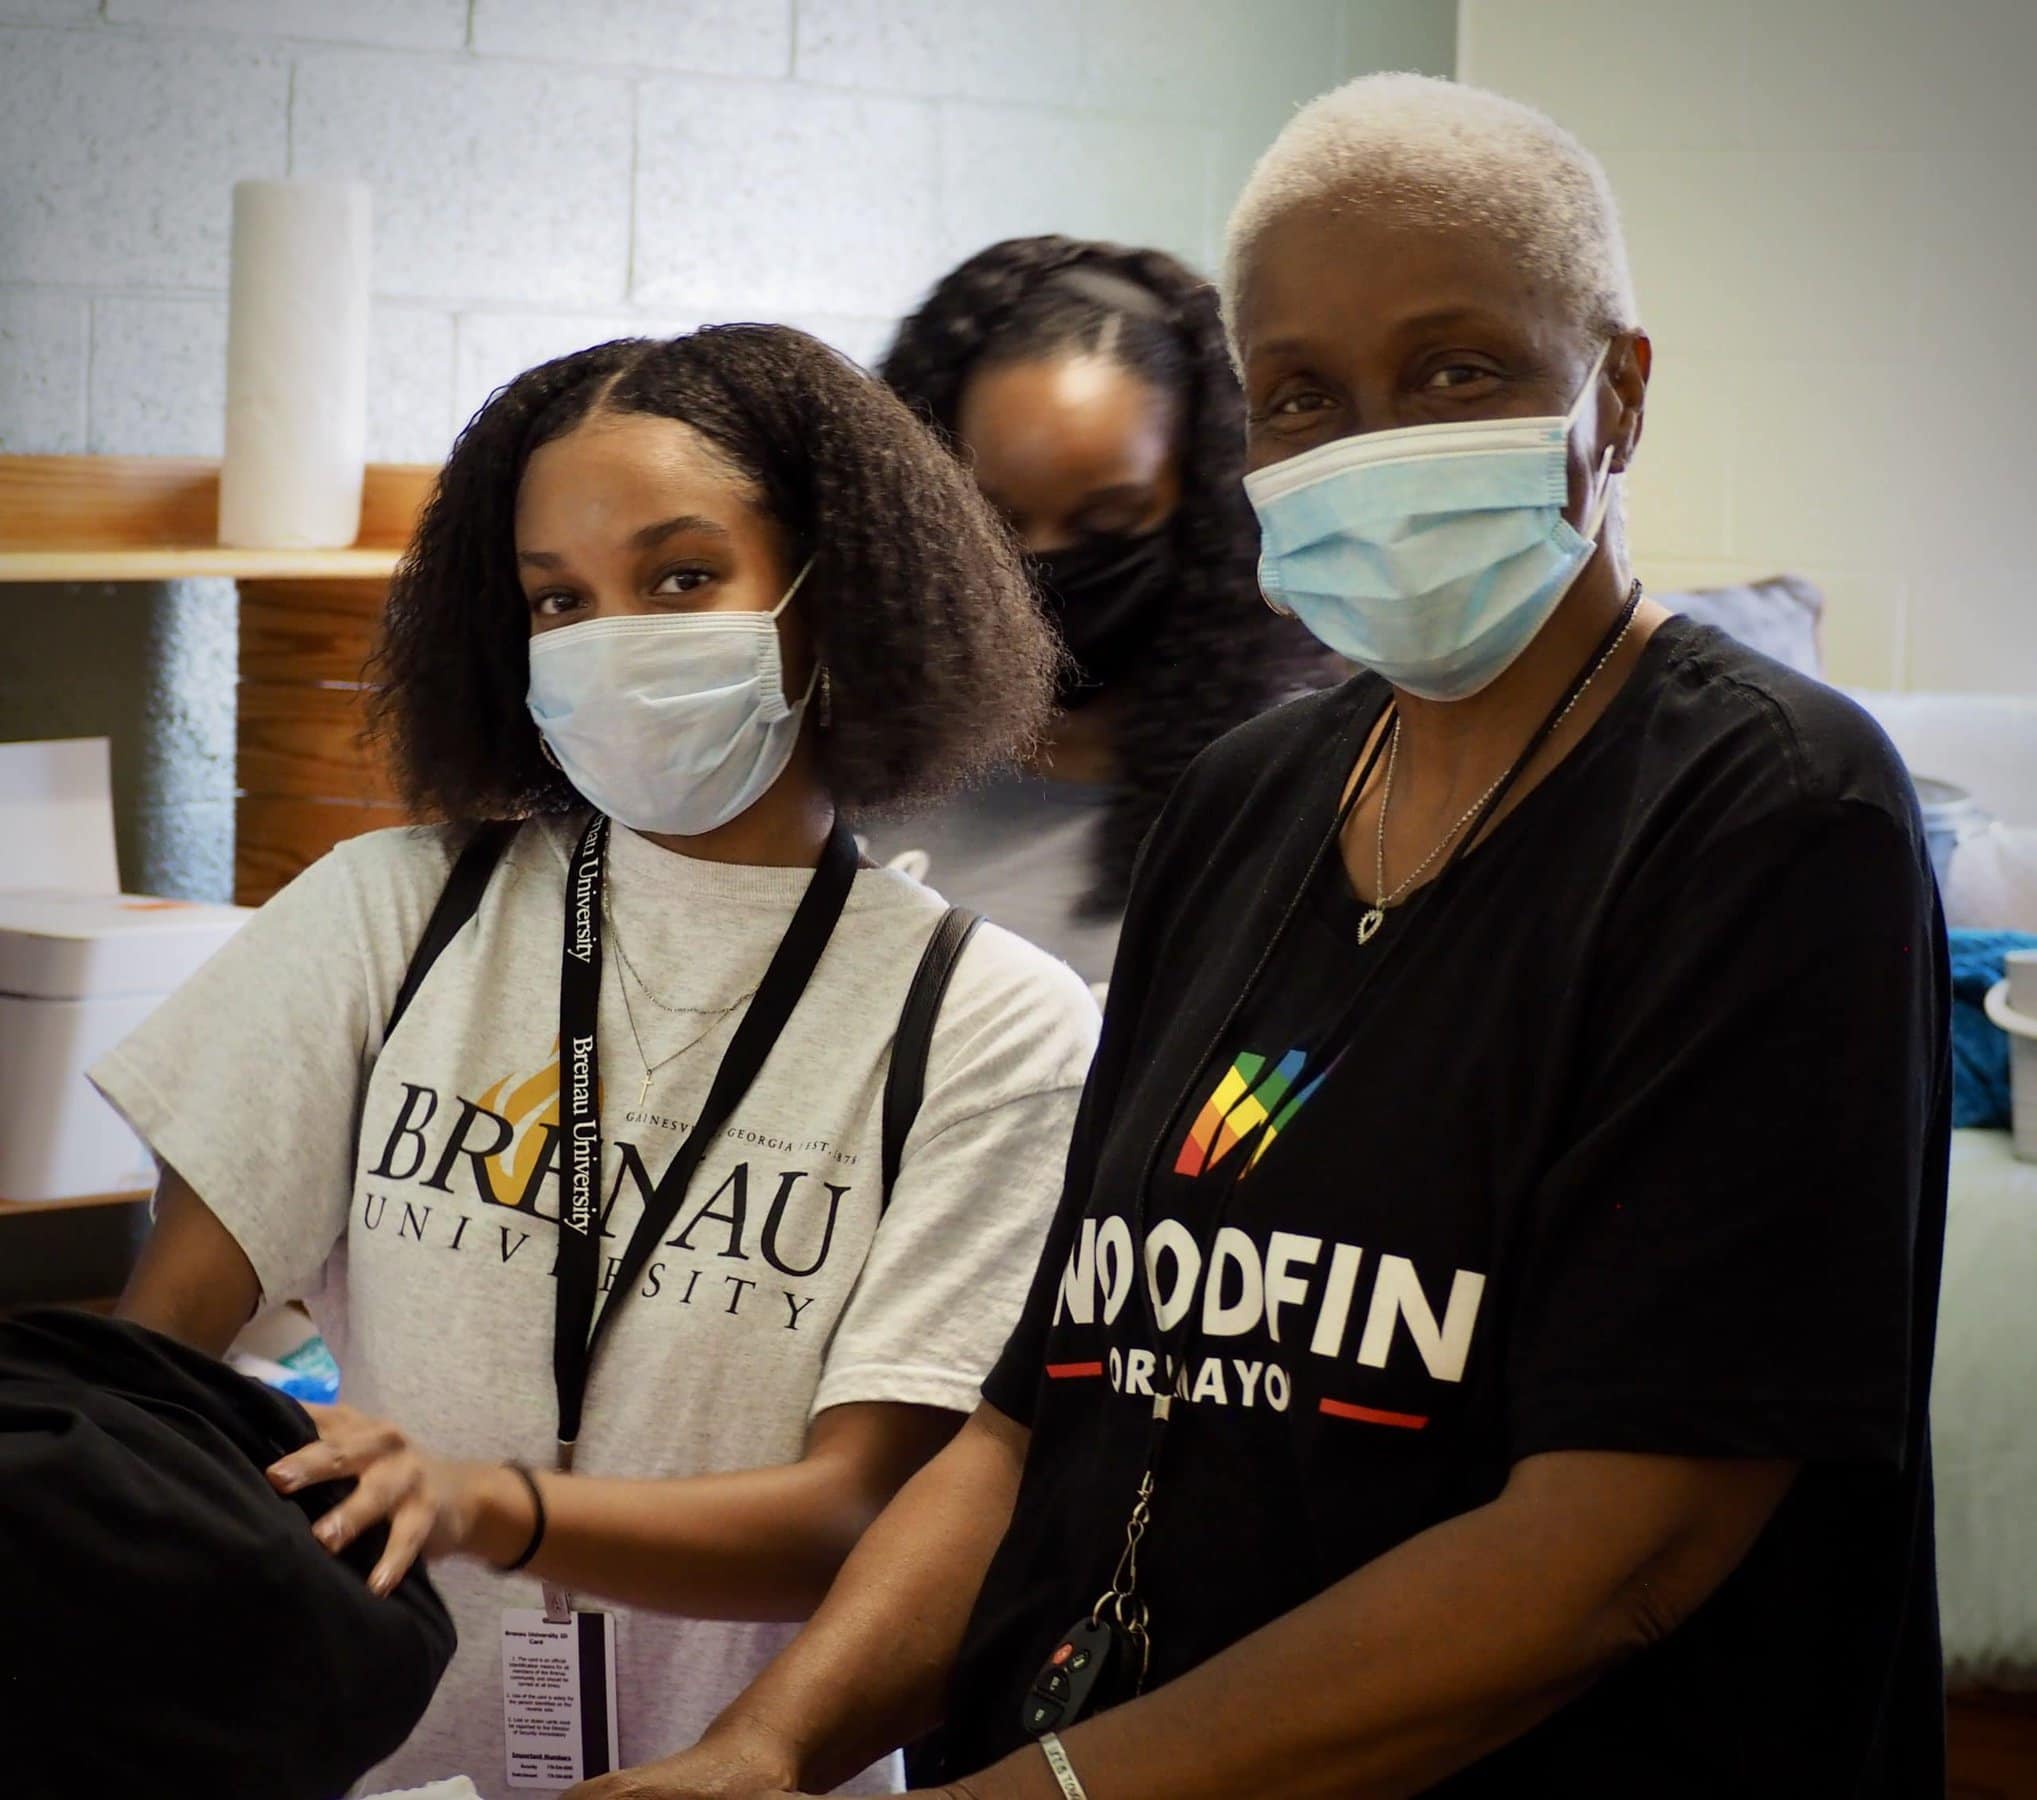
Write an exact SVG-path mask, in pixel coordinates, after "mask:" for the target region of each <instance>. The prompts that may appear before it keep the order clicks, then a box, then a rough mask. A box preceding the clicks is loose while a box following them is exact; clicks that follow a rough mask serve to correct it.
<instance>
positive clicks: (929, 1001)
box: [878, 906, 983, 1210]
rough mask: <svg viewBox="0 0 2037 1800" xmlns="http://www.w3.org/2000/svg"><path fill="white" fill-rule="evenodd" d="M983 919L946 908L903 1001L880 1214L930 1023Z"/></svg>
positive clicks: (887, 1084)
mask: <svg viewBox="0 0 2037 1800" xmlns="http://www.w3.org/2000/svg"><path fill="white" fill-rule="evenodd" d="M982 923H983V920H982V917H981V916H980V915H979V914H977V913H973V912H971V911H969V909H968V908H967V907H963V906H951V907H949V908H948V911H947V913H946V915H945V916H944V917H943V918H942V920H941V922H940V923H939V924H938V925H936V926H935V927H934V935H933V936H932V937H931V938H930V939H928V941H927V947H926V952H925V954H924V955H922V956H921V957H920V959H919V968H918V970H917V971H916V972H915V973H914V975H913V978H912V987H911V988H910V990H908V992H907V993H906V996H905V1007H904V1009H903V1010H902V1011H901V1012H900V1013H899V1015H898V1036H897V1037H896V1038H894V1039H893V1040H892V1044H891V1072H890V1074H888V1075H887V1076H886V1077H885V1079H884V1188H883V1192H882V1194H881V1196H880V1198H879V1201H878V1205H879V1208H880V1210H881V1209H882V1208H883V1207H887V1206H889V1205H890V1204H891V1190H892V1188H893V1186H894V1185H896V1183H897V1181H898V1165H899V1163H900V1162H901V1161H902V1160H903V1159H904V1156H905V1140H906V1137H907V1134H909V1133H910V1132H911V1130H912V1126H913V1121H914V1120H915V1119H917V1118H918V1117H919V1105H920V1101H921V1100H923V1099H924V1098H925V1097H926V1091H927V1052H928V1051H929V1050H931V1049H932V1048H933V1042H934V1021H935V1020H937V1019H938V1018H939V1017H940V1016H941V1001H942V999H943V998H944V997H945V996H946V995H947V992H948V983H949V981H950V980H951V979H953V977H954V973H955V964H956V963H957V962H959V961H960V960H961V957H962V951H963V949H964V948H965V947H966V946H967V944H968V942H969V940H970V939H971V938H972V937H974V936H975V935H976V927H977V926H979V925H981V924H982Z"/></svg>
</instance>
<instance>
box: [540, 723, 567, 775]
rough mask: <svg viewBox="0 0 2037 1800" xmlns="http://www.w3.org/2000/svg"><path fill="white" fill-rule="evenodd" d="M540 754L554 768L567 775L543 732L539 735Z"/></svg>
mask: <svg viewBox="0 0 2037 1800" xmlns="http://www.w3.org/2000/svg"><path fill="white" fill-rule="evenodd" d="M538 752H539V754H540V755H541V756H543V757H544V759H545V761H546V762H548V763H550V764H551V765H552V767H553V768H555V769H558V771H559V773H560V774H561V775H563V774H565V772H566V771H565V769H564V768H563V767H561V766H560V763H559V759H558V758H557V757H556V756H554V755H553V754H552V746H551V744H550V743H549V742H548V741H547V740H546V738H545V736H544V734H543V733H542V732H540V733H539V734H538Z"/></svg>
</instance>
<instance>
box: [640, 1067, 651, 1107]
mask: <svg viewBox="0 0 2037 1800" xmlns="http://www.w3.org/2000/svg"><path fill="white" fill-rule="evenodd" d="M650 1091H651V1072H650V1070H649V1069H646V1070H645V1071H644V1085H643V1086H642V1087H640V1088H638V1089H637V1111H638V1112H642V1111H643V1110H644V1100H645V1097H646V1096H647V1095H648V1094H649V1093H650Z"/></svg>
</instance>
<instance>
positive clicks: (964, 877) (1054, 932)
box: [858, 770, 1123, 985]
mask: <svg viewBox="0 0 2037 1800" xmlns="http://www.w3.org/2000/svg"><path fill="white" fill-rule="evenodd" d="M1113 791H1114V790H1112V789H1111V788H1109V787H1108V786H1103V785H1098V784H1094V783H1090V782H1081V781H1050V780H1048V779H1047V778H1046V777H1044V776H1040V775H1029V774H1025V773H1023V772H1020V771H1017V770H1013V771H1010V772H1008V773H1006V774H1003V775H1000V776H999V777H998V778H997V779H995V780H994V781H991V782H989V783H988V784H987V785H985V786H983V787H980V788H975V789H972V790H970V791H969V792H967V793H964V794H958V795H957V796H955V797H954V798H953V799H951V800H949V801H947V802H945V803H944V804H942V805H940V806H938V807H935V808H933V809H932V810H931V811H928V812H921V813H914V814H913V815H912V816H911V817H909V818H903V819H878V820H876V821H874V822H872V823H870V824H868V825H861V824H859V827H858V832H859V835H860V836H861V837H862V839H863V841H864V843H865V844H866V845H867V846H868V848H869V852H870V854H871V856H873V857H874V858H876V859H877V860H878V861H879V862H890V861H892V860H893V859H894V858H897V857H900V856H903V855H906V854H908V853H909V852H912V851H918V852H921V853H922V854H923V855H924V856H925V857H926V859H927V867H926V871H925V873H926V879H927V880H928V881H930V882H932V883H933V884H934V885H935V886H936V887H937V888H939V889H940V890H941V892H942V893H944V894H945V895H947V897H948V898H949V899H950V900H951V901H953V902H954V903H955V905H957V906H967V907H970V908H973V909H974V910H975V911H977V912H980V913H981V914H983V916H984V917H985V918H987V919H994V920H996V921H997V923H998V924H1000V925H1002V926H1003V927H1004V928H1005V929H1006V930H1007V931H1012V932H1016V933H1017V934H1018V935H1019V936H1020V937H1022V938H1024V939H1025V940H1026V941H1027V942H1028V943H1033V944H1038V945H1039V946H1040V948H1041V949H1043V950H1050V951H1052V952H1053V953H1054V955H1056V956H1058V957H1059V958H1060V959H1061V960H1062V961H1063V962H1065V963H1066V964H1067V965H1068V966H1069V967H1070V968H1072V969H1073V970H1074V971H1075V972H1076V973H1077V974H1078V975H1080V976H1081V977H1082V979H1083V980H1084V981H1087V982H1091V983H1094V984H1097V985H1101V984H1102V983H1104V982H1107V981H1109V979H1110V965H1111V963H1112V961H1113V959H1114V958H1115V957H1116V955H1117V947H1118V928H1119V926H1120V925H1121V924H1122V923H1123V915H1122V914H1121V913H1119V912H1117V911H1116V910H1112V911H1108V912H1103V913H1098V912H1097V911H1095V909H1093V908H1092V907H1090V906H1089V904H1088V896H1089V894H1090V891H1091V890H1092V889H1093V888H1094V887H1095V886H1096V871H1097V860H1096V859H1097V842H1098V839H1099V837H1100V835H1101V833H1102V830H1103V820H1104V815H1105V813H1107V812H1108V811H1109V809H1110V803H1111V798H1112V794H1113Z"/></svg>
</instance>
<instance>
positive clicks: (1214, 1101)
mask: <svg viewBox="0 0 2037 1800" xmlns="http://www.w3.org/2000/svg"><path fill="white" fill-rule="evenodd" d="M1268 1060H1269V1059H1268V1058H1266V1057H1264V1056H1260V1055H1258V1054H1256V1053H1255V1052H1253V1051H1250V1050H1245V1051H1241V1052H1240V1053H1239V1055H1238V1058H1237V1060H1236V1061H1235V1062H1233V1063H1232V1064H1231V1067H1230V1070H1229V1072H1228V1073H1227V1074H1226V1075H1225V1076H1224V1078H1223V1079H1222V1080H1221V1081H1219V1082H1218V1083H1217V1085H1216V1091H1215V1092H1214V1093H1212V1094H1211V1095H1210V1097H1209V1099H1208V1100H1206V1101H1205V1102H1204V1103H1203V1108H1202V1111H1201V1112H1200V1113H1198V1114H1197V1115H1196V1120H1195V1124H1194V1125H1193V1126H1191V1127H1190V1128H1189V1133H1188V1137H1187V1139H1186V1141H1184V1142H1183V1144H1182V1146H1181V1154H1180V1155H1179V1156H1177V1157H1176V1158H1175V1159H1174V1172H1175V1174H1177V1175H1186V1176H1188V1177H1189V1178H1190V1179H1191V1180H1192V1179H1194V1178H1195V1177H1196V1176H1198V1175H1206V1174H1208V1173H1209V1171H1210V1170H1211V1169H1214V1168H1215V1167H1216V1166H1217V1165H1218V1164H1219V1163H1220V1162H1222V1161H1223V1160H1224V1158H1225V1157H1227V1156H1228V1155H1230V1153H1231V1152H1232V1151H1233V1150H1235V1149H1236V1148H1237V1147H1238V1145H1239V1144H1240V1143H1241V1142H1243V1141H1244V1140H1245V1139H1246V1138H1248V1137H1250V1136H1251V1135H1252V1134H1253V1133H1254V1132H1255V1131H1256V1132H1258V1133H1259V1142H1258V1144H1257V1146H1256V1147H1255V1148H1254V1149H1253V1151H1252V1160H1251V1161H1250V1162H1249V1163H1247V1164H1246V1165H1245V1171H1244V1172H1245V1174H1247V1175H1249V1174H1250V1173H1251V1172H1252V1171H1253V1170H1254V1169H1256V1168H1257V1167H1258V1166H1259V1159H1260V1158H1261V1157H1262V1156H1264V1155H1265V1154H1266V1152H1267V1151H1268V1150H1269V1149H1271V1148H1272V1147H1273V1140H1274V1139H1275V1138H1277V1137H1278V1136H1279V1135H1280V1134H1281V1133H1282V1132H1283V1131H1285V1130H1286V1129H1287V1127H1288V1124H1289V1123H1290V1121H1292V1119H1293V1118H1294V1115H1295V1114H1296V1113H1298V1112H1300V1111H1301V1109H1302V1108H1303V1107H1304V1106H1306V1105H1307V1104H1308V1101H1309V1096H1310V1095H1311V1094H1313V1093H1314V1092H1315V1091H1316V1089H1317V1088H1319V1087H1321V1086H1322V1085H1323V1082H1324V1080H1325V1079H1326V1078H1327V1077H1328V1075H1329V1073H1330V1071H1329V1070H1328V1069H1324V1070H1323V1071H1322V1072H1321V1073H1320V1074H1318V1075H1317V1076H1316V1078H1315V1079H1314V1080H1313V1081H1311V1082H1309V1083H1308V1085H1307V1086H1306V1087H1300V1086H1298V1085H1297V1084H1299V1083H1300V1081H1301V1079H1302V1077H1303V1076H1304V1075H1305V1074H1306V1073H1307V1072H1308V1055H1307V1052H1305V1051H1301V1050H1290V1051H1288V1053H1287V1054H1286V1055H1285V1056H1283V1057H1282V1058H1281V1059H1280V1061H1279V1062H1278V1063H1275V1064H1274V1066H1273V1069H1272V1071H1271V1073H1268V1072H1267V1068H1266V1065H1267V1062H1268ZM1332 1066H1334V1065H1332ZM1262 1126H1263V1127H1264V1129H1263V1130H1261V1127H1262ZM1241 1179H1242V1177H1241Z"/></svg>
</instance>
